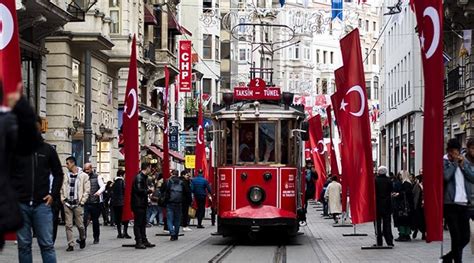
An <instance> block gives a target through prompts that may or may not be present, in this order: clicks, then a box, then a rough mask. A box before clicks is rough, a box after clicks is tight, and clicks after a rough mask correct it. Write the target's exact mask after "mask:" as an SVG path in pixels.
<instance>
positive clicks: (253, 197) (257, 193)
mask: <svg viewBox="0 0 474 263" xmlns="http://www.w3.org/2000/svg"><path fill="white" fill-rule="evenodd" d="M248 199H249V201H250V202H251V203H252V204H254V205H260V204H261V203H263V201H265V191H264V190H263V189H262V188H260V187H258V186H252V187H250V189H249V192H248Z"/></svg>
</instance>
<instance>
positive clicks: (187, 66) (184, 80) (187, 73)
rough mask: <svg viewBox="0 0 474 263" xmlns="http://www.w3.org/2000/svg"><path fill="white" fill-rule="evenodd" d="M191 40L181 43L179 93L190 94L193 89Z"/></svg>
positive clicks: (181, 41)
mask: <svg viewBox="0 0 474 263" xmlns="http://www.w3.org/2000/svg"><path fill="white" fill-rule="evenodd" d="M191 48H192V43H191V40H180V41H179V82H178V83H179V91H180V92H190V91H191V89H192V62H191Z"/></svg>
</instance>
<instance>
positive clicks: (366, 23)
mask: <svg viewBox="0 0 474 263" xmlns="http://www.w3.org/2000/svg"><path fill="white" fill-rule="evenodd" d="M369 29H370V28H369V20H365V30H366V31H369Z"/></svg>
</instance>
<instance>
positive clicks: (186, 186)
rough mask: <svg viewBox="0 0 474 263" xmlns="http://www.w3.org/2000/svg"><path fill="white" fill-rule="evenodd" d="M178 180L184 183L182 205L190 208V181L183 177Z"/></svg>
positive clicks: (191, 198) (191, 196) (191, 199)
mask: <svg viewBox="0 0 474 263" xmlns="http://www.w3.org/2000/svg"><path fill="white" fill-rule="evenodd" d="M180 179H181V180H182V181H183V183H184V198H183V205H185V206H190V205H191V203H192V202H193V195H192V192H191V180H186V179H184V177H180Z"/></svg>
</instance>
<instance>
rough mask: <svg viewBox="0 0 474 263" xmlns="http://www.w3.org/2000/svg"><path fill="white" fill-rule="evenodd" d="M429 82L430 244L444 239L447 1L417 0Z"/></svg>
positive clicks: (426, 110)
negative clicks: (445, 11)
mask: <svg viewBox="0 0 474 263" xmlns="http://www.w3.org/2000/svg"><path fill="white" fill-rule="evenodd" d="M414 7H415V13H416V20H417V22H418V34H419V36H420V45H421V51H422V52H421V56H422V61H423V75H424V80H425V92H424V94H426V96H425V97H424V100H425V101H424V118H423V161H422V163H423V169H424V174H425V177H424V178H423V180H424V182H423V185H424V191H423V193H424V199H425V218H426V234H427V235H426V242H431V241H442V240H443V227H442V225H443V140H444V138H443V137H444V134H443V132H444V127H443V96H444V90H443V81H444V65H443V1H441V0H419V1H414Z"/></svg>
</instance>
